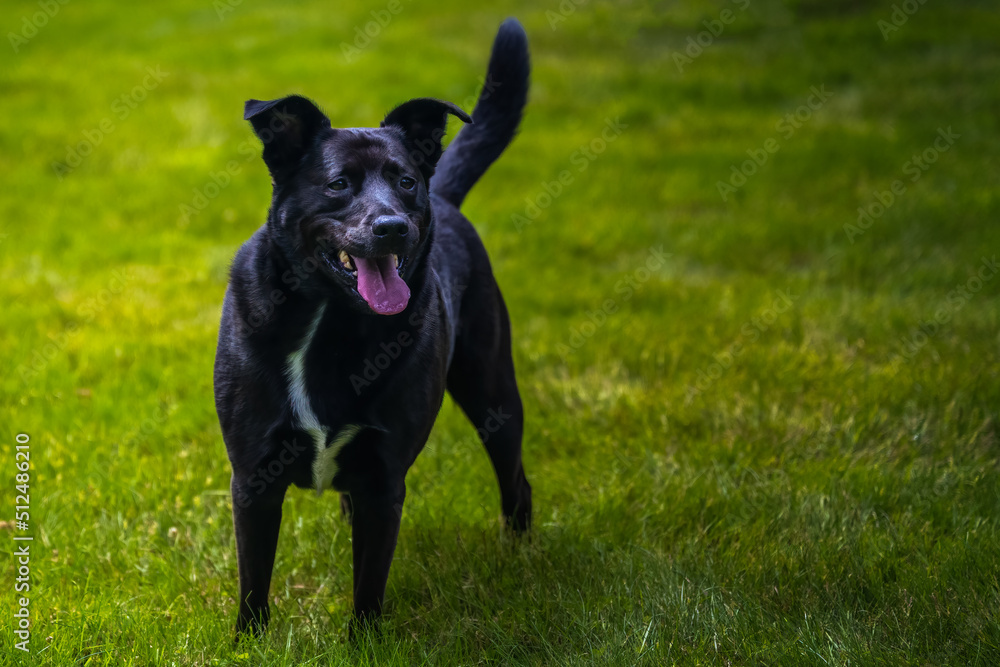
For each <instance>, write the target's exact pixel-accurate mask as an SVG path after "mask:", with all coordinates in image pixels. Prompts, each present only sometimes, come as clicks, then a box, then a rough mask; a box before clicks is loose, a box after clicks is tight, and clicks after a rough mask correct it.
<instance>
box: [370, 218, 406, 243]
mask: <svg viewBox="0 0 1000 667" xmlns="http://www.w3.org/2000/svg"><path fill="white" fill-rule="evenodd" d="M407 229H408V225H407V224H406V220H404V219H403V218H400V217H399V216H395V215H382V216H379V217H378V218H377V219H376V220H375V222H374V223H373V224H372V232H373V233H374V234H375V236H378V237H382V238H385V237H390V238H391V237H394V236H406V230H407Z"/></svg>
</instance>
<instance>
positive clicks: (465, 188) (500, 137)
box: [430, 18, 531, 207]
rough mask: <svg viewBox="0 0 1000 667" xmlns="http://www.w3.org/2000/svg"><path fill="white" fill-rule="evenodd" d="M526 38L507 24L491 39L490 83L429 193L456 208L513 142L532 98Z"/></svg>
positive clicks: (521, 30) (518, 27)
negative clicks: (526, 106)
mask: <svg viewBox="0 0 1000 667" xmlns="http://www.w3.org/2000/svg"><path fill="white" fill-rule="evenodd" d="M530 70H531V63H530V61H529V58H528V36H527V35H525V34H524V28H522V27H521V24H520V23H519V22H518V21H517V19H513V18H510V19H507V20H506V21H504V22H503V24H501V26H500V30H499V31H497V36H496V39H495V40H493V52H492V53H491V54H490V64H489V66H488V67H487V69H486V81H485V83H484V84H483V90H482V92H481V93H480V94H479V100H478V101H477V102H476V108H475V110H474V111H473V112H472V124H471V125H466V126H465V127H463V128H462V129H461V130H459V132H458V134H457V135H456V136H455V139H454V140H453V141H452V142H451V144H450V145H449V146H448V149H447V150H446V151H445V152H444V154H443V155H442V156H441V160H440V161H439V162H438V165H437V168H436V169H435V171H434V177H433V178H432V179H431V183H430V190H431V192H432V193H434V194H437V195H439V196H441V197H443V198H445V199H447V200H448V201H450V202H451V203H452V204H454V205H455V206H456V207H458V206H461V204H462V201H463V200H464V199H465V195H467V194H468V193H469V190H471V189H472V186H473V185H475V184H476V181H478V180H479V178H480V177H481V176H482V175H483V174H484V173H486V170H487V169H488V168H489V166H490V165H491V164H493V162H494V161H495V160H496V159H497V158H498V157H500V154H501V153H503V150H504V149H505V148H507V145H508V144H509V143H510V142H511V139H513V138H514V134H515V133H516V132H517V126H518V124H519V123H520V122H521V111H522V110H523V109H524V103H525V101H526V100H527V99H528V73H529V71H530Z"/></svg>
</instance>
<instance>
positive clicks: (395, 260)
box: [392, 255, 399, 269]
mask: <svg viewBox="0 0 1000 667" xmlns="http://www.w3.org/2000/svg"><path fill="white" fill-rule="evenodd" d="M398 266H399V256H398V255H392V268H394V269H395V268H396V267H398Z"/></svg>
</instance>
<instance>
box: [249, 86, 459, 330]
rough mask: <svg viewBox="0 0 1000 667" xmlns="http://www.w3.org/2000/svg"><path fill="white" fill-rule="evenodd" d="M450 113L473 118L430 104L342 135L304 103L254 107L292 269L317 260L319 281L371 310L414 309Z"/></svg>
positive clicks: (274, 212)
mask: <svg viewBox="0 0 1000 667" xmlns="http://www.w3.org/2000/svg"><path fill="white" fill-rule="evenodd" d="M448 114H452V115H454V116H457V117H458V118H461V119H462V120H463V121H465V122H467V123H468V122H471V121H472V119H471V118H469V116H468V115H467V114H466V113H465V112H464V111H462V110H461V109H459V108H458V107H457V106H455V105H454V104H451V103H450V102H442V101H440V100H435V99H430V98H421V99H415V100H410V101H409V102H405V103H404V104H401V105H400V106H398V107H396V108H395V109H394V110H393V111H391V112H389V114H388V115H387V116H386V117H385V120H383V121H382V125H381V127H379V128H351V129H334V128H331V127H330V120H329V119H328V118H327V117H326V116H325V115H324V114H323V112H322V111H320V110H319V109H318V108H317V107H316V105H315V104H313V103H312V102H310V101H309V100H307V99H306V98H304V97H299V96H297V95H293V96H291V97H285V98H283V99H280V100H272V101H269V102H261V101H258V100H250V101H248V102H247V103H246V109H245V112H244V118H245V119H246V120H249V121H250V123H251V124H252V125H253V129H254V132H255V133H256V134H257V136H258V137H259V138H260V140H261V141H262V142H263V144H264V162H265V163H266V164H267V168H268V171H270V173H271V182H272V184H273V186H274V194H273V199H272V202H271V212H270V215H269V217H268V225H270V226H271V237H272V239H274V242H275V246H276V250H277V251H278V252H279V253H281V254H282V255H283V257H282V259H283V260H284V261H285V263H287V264H290V265H291V266H292V268H293V269H295V268H296V267H303V266H304V267H306V268H307V269H308V268H310V267H312V268H316V265H317V264H318V270H319V271H318V273H319V279H320V280H324V281H325V282H326V284H327V285H328V287H329V289H335V290H340V291H342V292H343V293H344V294H345V295H346V296H347V299H348V301H349V303H351V304H353V305H354V306H355V307H357V308H359V309H361V310H363V311H364V312H369V313H370V312H373V311H374V312H375V313H378V314H380V315H394V314H396V313H399V312H401V311H402V310H403V309H405V308H406V305H407V303H408V302H409V298H410V288H409V285H408V284H407V280H408V279H410V278H411V277H412V276H413V275H414V271H415V270H416V268H417V267H416V263H417V261H418V260H419V259H420V257H421V253H422V251H423V250H424V249H425V247H426V244H427V240H428V236H429V233H430V224H431V219H430V217H431V214H430V200H429V198H428V192H427V187H428V183H429V182H430V179H431V176H432V175H433V174H434V167H435V165H436V164H437V161H438V159H439V158H440V157H441V139H442V137H443V136H444V133H445V126H446V123H447V118H448ZM296 273H301V272H300V271H296Z"/></svg>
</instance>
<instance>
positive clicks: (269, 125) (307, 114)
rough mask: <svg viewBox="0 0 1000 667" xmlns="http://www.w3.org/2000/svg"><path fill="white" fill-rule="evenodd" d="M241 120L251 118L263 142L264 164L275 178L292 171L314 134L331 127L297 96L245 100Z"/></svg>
mask: <svg viewBox="0 0 1000 667" xmlns="http://www.w3.org/2000/svg"><path fill="white" fill-rule="evenodd" d="M243 119H244V120H248V121H250V124H251V125H253V131H254V133H255V134H256V135H257V136H258V137H260V140H261V142H262V143H263V144H264V163H265V164H266V165H267V169H268V171H270V172H271V176H272V177H274V178H275V179H277V178H278V177H279V176H280V175H283V174H287V173H289V172H291V171H293V170H294V169H295V168H296V167H297V166H298V164H299V162H300V161H301V160H302V156H303V155H305V153H306V151H308V150H309V148H310V147H311V146H312V143H313V141H315V139H316V137H317V136H318V135H319V134H320V133H321V132H323V130H328V129H330V119H329V118H327V117H326V115H324V114H323V112H322V111H320V110H319V108H318V107H317V106H316V105H315V104H313V103H312V102H311V101H309V100H307V99H306V98H304V97H301V96H300V95H290V96H288V97H283V98H281V99H280V100H270V101H268V102H262V101H260V100H247V103H246V106H244V108H243Z"/></svg>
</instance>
